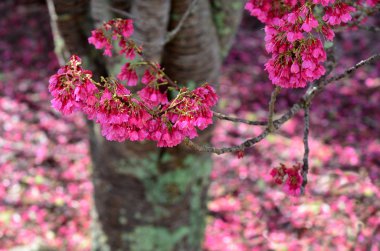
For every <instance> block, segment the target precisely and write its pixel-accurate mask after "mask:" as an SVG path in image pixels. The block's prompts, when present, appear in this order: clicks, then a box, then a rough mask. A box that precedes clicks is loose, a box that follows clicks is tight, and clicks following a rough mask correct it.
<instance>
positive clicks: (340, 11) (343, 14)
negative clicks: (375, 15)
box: [323, 2, 356, 25]
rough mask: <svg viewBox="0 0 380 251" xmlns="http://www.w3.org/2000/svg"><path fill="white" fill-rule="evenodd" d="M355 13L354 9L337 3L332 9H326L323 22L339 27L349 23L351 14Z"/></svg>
mask: <svg viewBox="0 0 380 251" xmlns="http://www.w3.org/2000/svg"><path fill="white" fill-rule="evenodd" d="M354 11H356V9H355V8H354V7H352V6H350V5H348V4H346V3H342V2H340V3H337V4H335V5H334V6H332V7H327V8H326V9H325V15H324V16H323V21H325V22H326V23H328V24H329V25H339V24H341V23H347V22H349V21H350V20H351V19H352V17H351V15H350V13H351V12H354Z"/></svg>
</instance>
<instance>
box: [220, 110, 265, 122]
mask: <svg viewBox="0 0 380 251" xmlns="http://www.w3.org/2000/svg"><path fill="white" fill-rule="evenodd" d="M213 114H214V117H215V118H218V119H221V120H228V121H232V122H238V123H243V124H247V125H257V126H266V125H267V124H268V123H267V122H265V121H253V120H247V119H241V118H235V117H230V116H228V115H225V114H222V113H219V112H214V111H213Z"/></svg>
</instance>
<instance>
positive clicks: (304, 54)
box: [246, 0, 356, 88]
mask: <svg viewBox="0 0 380 251" xmlns="http://www.w3.org/2000/svg"><path fill="white" fill-rule="evenodd" d="M246 9H247V10H248V11H249V12H250V14H251V15H252V16H256V17H257V18H258V19H259V20H260V21H261V22H263V23H265V24H266V27H265V33H266V37H265V42H266V50H267V51H268V53H270V54H271V58H270V59H269V61H268V62H267V63H266V65H265V69H266V71H268V73H269V79H270V80H271V81H272V83H273V84H274V85H277V86H280V87H283V88H302V87H305V86H306V85H307V83H309V82H311V81H314V80H316V79H319V78H320V77H321V76H322V75H324V74H325V68H324V66H323V63H324V62H325V61H326V52H325V50H324V47H323V42H322V40H321V37H322V38H325V39H327V40H330V41H332V40H333V38H334V35H335V34H334V31H333V30H332V27H333V26H336V25H341V24H344V23H347V22H349V21H350V20H351V19H352V17H351V13H352V12H354V11H355V10H356V9H355V8H354V7H353V6H351V5H349V4H347V3H344V2H342V1H335V0H308V1H306V0H301V1H293V0H282V1H262V0H250V1H249V2H248V3H247V4H246Z"/></svg>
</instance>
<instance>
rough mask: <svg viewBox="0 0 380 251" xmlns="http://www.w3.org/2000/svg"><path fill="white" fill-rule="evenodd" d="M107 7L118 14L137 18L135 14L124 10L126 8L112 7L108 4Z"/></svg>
mask: <svg viewBox="0 0 380 251" xmlns="http://www.w3.org/2000/svg"><path fill="white" fill-rule="evenodd" d="M107 9H109V10H111V11H113V12H115V13H117V14H120V15H122V16H123V17H127V18H133V19H135V16H133V15H132V14H131V13H129V12H126V11H124V10H120V9H117V8H114V7H112V6H107Z"/></svg>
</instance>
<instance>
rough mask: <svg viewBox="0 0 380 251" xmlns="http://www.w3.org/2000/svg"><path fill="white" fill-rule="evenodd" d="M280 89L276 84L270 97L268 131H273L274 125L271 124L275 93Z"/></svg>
mask: <svg viewBox="0 0 380 251" xmlns="http://www.w3.org/2000/svg"><path fill="white" fill-rule="evenodd" d="M280 91H281V87H279V86H276V87H275V89H274V91H273V92H272V95H271V97H270V102H269V115H268V129H269V131H270V132H273V131H274V126H273V116H274V108H275V104H276V99H277V95H278V94H279V93H280Z"/></svg>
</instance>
